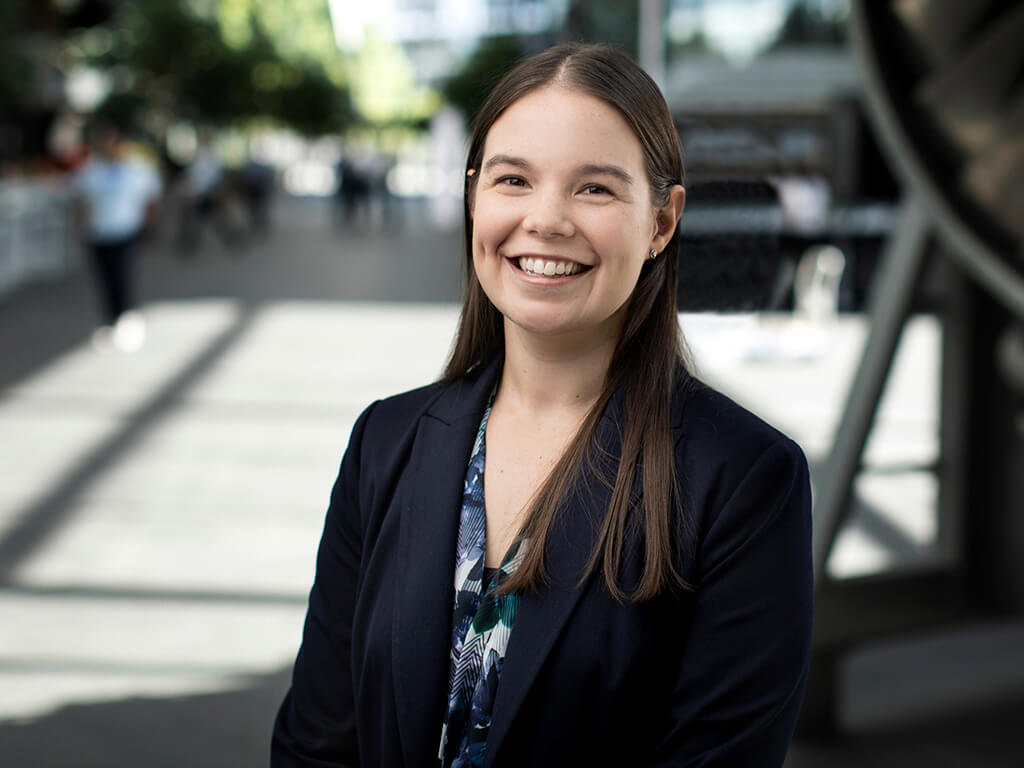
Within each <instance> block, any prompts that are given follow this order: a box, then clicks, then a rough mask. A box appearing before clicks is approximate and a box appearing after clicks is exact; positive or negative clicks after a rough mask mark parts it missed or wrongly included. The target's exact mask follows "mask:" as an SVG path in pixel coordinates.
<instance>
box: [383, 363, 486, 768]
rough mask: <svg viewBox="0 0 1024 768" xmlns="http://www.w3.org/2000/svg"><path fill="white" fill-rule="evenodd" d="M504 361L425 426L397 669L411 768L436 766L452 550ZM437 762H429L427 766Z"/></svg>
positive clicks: (477, 375) (434, 410)
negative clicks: (469, 471)
mask: <svg viewBox="0 0 1024 768" xmlns="http://www.w3.org/2000/svg"><path fill="white" fill-rule="evenodd" d="M501 365H502V360H501V359H498V360H494V361H492V362H491V363H489V364H487V365H485V366H482V367H480V368H478V369H477V370H475V371H473V372H472V373H471V374H470V375H468V376H466V377H465V378H463V379H461V380H459V381H457V382H454V383H452V384H449V385H447V386H445V387H442V389H441V392H440V393H439V394H438V396H437V397H436V398H435V400H434V401H433V403H431V404H430V406H429V407H428V408H427V411H426V412H425V413H424V415H423V416H422V417H421V418H420V421H419V424H418V426H417V431H416V438H415V440H414V442H413V446H412V450H411V453H410V456H409V464H408V472H409V477H410V482H409V483H407V484H404V490H403V491H402V492H401V493H400V494H399V497H398V499H397V502H398V504H399V505H400V511H401V514H400V532H399V541H398V551H397V562H398V576H397V578H398V585H397V588H396V590H395V591H396V593H397V599H396V601H395V604H394V606H393V610H394V619H393V622H392V651H393V655H392V664H393V673H394V680H395V691H394V695H395V702H396V709H397V713H398V732H399V733H398V735H399V739H400V741H401V745H402V752H403V753H404V756H405V761H404V763H405V765H406V766H410V767H412V766H428V765H429V766H436V764H437V761H436V757H435V756H436V755H437V750H438V746H439V743H440V738H441V723H442V719H443V717H444V708H445V706H446V700H447V694H448V666H449V659H450V651H451V642H452V633H451V623H452V608H453V605H454V599H455V587H454V574H455V570H454V569H455V544H456V538H457V536H458V528H459V512H460V510H461V508H462V491H463V484H464V481H465V477H466V466H467V464H468V462H469V454H470V452H471V451H472V449H473V440H474V439H475V437H476V432H477V429H478V427H479V426H480V419H481V418H482V416H483V411H484V408H485V407H486V405H487V398H488V397H489V395H490V393H491V391H492V389H493V387H494V383H495V382H496V381H497V378H498V375H499V373H500V372H501ZM432 757H433V758H435V759H433V760H430V759H429V758H432Z"/></svg>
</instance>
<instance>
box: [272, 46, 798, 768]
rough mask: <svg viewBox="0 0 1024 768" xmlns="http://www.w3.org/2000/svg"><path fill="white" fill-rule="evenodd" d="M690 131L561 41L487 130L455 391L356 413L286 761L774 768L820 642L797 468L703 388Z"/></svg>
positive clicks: (282, 760)
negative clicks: (680, 292) (684, 238)
mask: <svg viewBox="0 0 1024 768" xmlns="http://www.w3.org/2000/svg"><path fill="white" fill-rule="evenodd" d="M682 173H683V169H682V159H681V150H680V147H679V139H678V135H677V134H676V131H675V128H674V126H673V123H672V119H671V116H670V114H669V112H668V109H667V107H666V105H665V103H664V100H663V99H662V97H661V95H660V93H659V92H658V89H657V87H656V86H655V85H654V83H653V82H652V81H651V80H650V78H648V77H647V75H645V74H644V73H643V72H642V71H641V70H640V69H639V68H638V67H637V66H636V65H635V64H634V63H633V62H632V61H631V60H630V59H629V58H628V57H626V56H625V55H623V54H621V53H618V52H616V51H614V50H611V49H608V48H605V47H600V46H580V45H563V46H559V47H556V48H553V49H550V50H548V51H546V52H544V53H541V54H539V55H537V56H534V57H533V58H530V59H527V60H526V61H524V62H522V63H521V64H519V65H518V66H517V67H516V68H515V69H514V70H513V71H511V72H510V73H509V74H508V75H507V76H506V77H505V78H504V79H503V80H502V81H501V83H499V84H498V86H497V87H496V88H495V89H494V91H493V93H492V94H491V96H490V98H489V99H488V101H487V103H486V104H485V105H484V106H483V108H482V110H481V112H480V115H479V116H478V118H477V121H476V123H475V132H474V135H473V139H472V143H471V146H470V150H469V159H468V163H467V170H466V193H465V223H466V266H467V271H468V284H467V290H466V295H465V299H464V303H463V311H462V318H461V323H460V326H459V330H458V337H457V340H456V344H455V348H454V350H453V353H452V356H451V359H450V360H449V363H448V367H447V369H446V371H445V375H444V378H443V379H442V381H440V382H438V383H436V384H434V385H431V386H429V387H426V388H423V389H419V390H415V391H413V392H409V393H406V394H403V395H399V396H397V397H392V398H389V399H387V400H383V401H379V402H377V403H374V404H373V405H372V406H370V407H369V408H368V409H367V410H366V411H365V412H364V413H363V414H362V416H360V418H359V419H358V421H357V422H356V425H355V427H354V428H353V431H352V437H351V441H350V443H349V447H348V450H347V452H346V454H345V458H344V460H343V461H342V465H341V472H340V476H339V478H338V482H337V483H336V485H335V488H334V492H333V494H332V498H331V505H330V508H329V510H328V513H327V521H326V527H325V530H324V535H323V539H322V542H321V545H320V552H319V557H318V561H317V575H316V582H315V584H314V586H313V590H312V592H311V595H310V602H309V612H308V615H307V619H306V625H305V632H304V636H303V644H302V648H301V650H300V652H299V655H298V658H297V660H296V664H295V670H294V676H293V682H292V689H291V691H290V692H289V694H288V696H287V697H286V699H285V701H284V703H283V705H282V708H281V711H280V713H279V716H278V720H277V723H276V727H275V731H274V739H273V748H272V751H273V763H274V765H277V766H313V765H316V766H326V765H331V766H340V765H346V766H347V765H365V766H437V765H439V764H440V765H443V766H445V767H447V766H460V767H461V766H469V765H484V766H555V765H558V766H566V765H568V766H575V765H580V766H583V765H628V766H654V765H680V766H698V765H699V766H758V768H763V767H764V766H779V765H781V764H782V762H783V758H784V755H785V752H786V748H787V745H788V742H789V739H790V736H791V733H792V729H793V724H794V721H795V719H796V714H797V711H798V709H799V705H800V698H801V694H802V689H803V684H804V679H805V675H806V667H807V658H808V653H809V638H810V625H811V592H812V586H811V566H810V544H809V538H810V512H809V505H810V502H809V496H810V494H809V488H808V477H807V466H806V462H805V460H804V457H803V455H802V453H801V452H800V449H799V448H798V447H797V446H796V445H795V444H794V443H793V442H792V441H790V440H789V439H788V438H786V437H784V436H783V435H781V434H780V433H778V432H776V431H775V430H774V429H772V428H771V427H769V426H767V425H766V424H764V423H763V422H761V421H760V420H758V419H757V418H756V417H754V416H753V415H751V414H750V413H748V412H746V411H744V410H743V409H742V408H740V407H739V406H737V405H736V404H734V403H732V402H731V401H729V400H728V399H726V398H725V397H724V396H722V395H720V394H718V393H717V392H714V391H713V390H711V389H709V388H707V387H705V386H703V385H702V384H700V383H698V382H697V381H696V380H695V379H694V378H693V377H692V376H691V375H690V374H689V373H688V371H687V368H686V366H685V364H684V356H683V354H682V351H681V350H682V346H681V340H680V334H679V327H678V321H677V315H676V307H675V275H676V269H675V256H676V252H677V250H678V238H679V235H678V230H677V223H678V220H679V217H680V214H681V213H682V209H683V204H684V191H683V187H682Z"/></svg>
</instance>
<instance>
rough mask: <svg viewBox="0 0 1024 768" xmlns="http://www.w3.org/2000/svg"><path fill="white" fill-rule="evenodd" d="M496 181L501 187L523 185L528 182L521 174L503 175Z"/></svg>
mask: <svg viewBox="0 0 1024 768" xmlns="http://www.w3.org/2000/svg"><path fill="white" fill-rule="evenodd" d="M495 183H496V184H497V185H498V186H500V187H522V186H524V185H525V184H526V182H525V181H524V180H523V179H522V178H521V177H519V176H502V177H501V178H500V179H498V180H497V181H496V182H495Z"/></svg>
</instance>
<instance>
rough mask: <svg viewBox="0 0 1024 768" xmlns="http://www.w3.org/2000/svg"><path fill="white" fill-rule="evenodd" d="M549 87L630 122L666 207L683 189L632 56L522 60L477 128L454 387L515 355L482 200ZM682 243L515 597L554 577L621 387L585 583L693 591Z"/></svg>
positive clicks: (544, 489)
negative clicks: (676, 401)
mask: <svg viewBox="0 0 1024 768" xmlns="http://www.w3.org/2000/svg"><path fill="white" fill-rule="evenodd" d="M549 86H556V87H561V88H566V89H568V90H572V91H576V92H579V93H583V94H586V95H588V96H591V97H594V98H596V99H598V100H600V101H602V102H604V103H605V104H607V105H609V106H611V107H612V108H614V109H615V110H617V111H618V112H619V114H621V115H622V117H623V118H624V119H625V120H626V123H627V124H628V125H629V127H630V129H631V130H632V132H633V134H634V135H635V136H636V138H637V140H638V141H639V143H640V146H641V148H642V150H643V158H644V168H645V171H646V174H647V181H648V184H649V186H650V190H651V203H652V205H653V206H654V208H655V209H656V210H658V209H661V208H662V207H664V206H665V205H666V204H668V202H669V199H670V194H671V190H672V188H673V187H674V186H676V185H682V183H683V158H682V147H681V145H680V141H679V134H678V132H677V130H676V128H675V124H674V122H673V120H672V115H671V113H670V112H669V109H668V106H667V105H666V103H665V100H664V98H663V97H662V95H661V92H660V91H659V90H658V86H657V85H656V84H655V83H654V81H653V80H652V79H651V78H650V77H649V76H648V75H647V73H646V72H644V71H643V70H642V69H641V68H640V67H639V66H638V65H637V64H636V63H635V62H634V61H633V60H632V59H631V58H630V57H629V56H627V55H626V54H625V53H622V52H621V51H619V50H617V49H614V48H611V47H608V46H605V45H584V44H578V43H566V44H562V45H558V46H555V47H553V48H549V49H548V50H546V51H543V52H542V53H539V54H537V55H535V56H532V57H530V58H527V59H524V60H522V61H521V62H519V64H517V65H516V66H515V67H514V68H513V69H512V70H510V71H509V72H508V73H507V74H506V75H505V76H504V77H503V78H502V79H501V81H500V82H499V83H498V84H497V85H496V86H495V87H494V89H493V90H492V91H491V94H490V96H489V97H488V98H487V100H486V101H485V102H484V104H483V106H482V107H481V109H480V112H479V113H478V114H477V117H476V119H475V121H474V123H473V131H472V137H471V141H470V147H469V155H468V158H467V162H466V176H465V197H464V201H463V213H464V225H465V268H466V288H465V293H464V296H463V302H462V312H461V316H460V320H459V327H458V330H457V333H456V337H455V344H454V346H453V349H452V353H451V357H450V358H449V360H448V364H447V366H446V368H445V371H444V375H443V380H444V381H454V380H456V379H458V378H461V377H462V376H465V375H466V374H467V373H469V372H470V371H471V370H473V369H474V368H476V367H477V366H480V365H486V364H487V363H488V362H490V361H492V360H494V359H496V358H497V357H499V356H500V355H503V354H504V349H505V339H504V320H503V317H502V315H501V313H500V312H499V311H498V309H497V308H496V307H495V306H494V305H493V304H492V303H491V301H490V299H489V298H488V297H487V294H486V293H484V290H483V287H482V286H481V285H480V281H479V279H478V278H477V275H476V270H475V268H474V265H473V217H472V207H473V195H474V193H475V189H476V183H477V179H478V177H479V169H480V164H481V162H482V161H483V151H484V144H485V142H486V139H487V135H488V133H489V132H490V129H491V126H493V125H494V123H495V122H496V121H497V120H498V119H499V118H500V117H501V115H502V114H504V112H505V110H507V109H508V108H509V107H510V106H511V105H512V104H514V103H515V102H517V101H518V100H519V99H521V98H523V97H524V96H526V95H527V94H529V93H531V92H533V91H536V90H539V89H541V88H545V87H549ZM679 237H680V235H679V229H678V227H677V228H676V231H675V232H674V233H673V235H672V238H671V240H669V242H668V244H667V245H666V246H665V248H664V249H663V250H662V254H661V255H659V258H657V259H648V260H646V261H645V263H644V266H643V268H642V269H641V271H640V277H639V280H638V281H637V285H636V288H635V289H634V290H633V293H632V294H631V295H630V298H629V299H628V300H627V301H628V307H627V312H626V319H625V322H624V324H623V327H622V330H621V335H620V337H619V339H618V342H617V344H616V347H615V351H614V353H613V355H612V360H611V364H610V366H609V370H608V376H607V379H606V381H605V382H604V386H603V388H602V391H601V394H600V396H599V397H598V400H597V402H596V403H595V405H594V406H593V408H592V409H591V411H590V413H589V414H588V415H587V417H586V418H585V419H584V421H583V423H582V424H581V426H580V428H579V431H578V432H577V433H576V435H575V437H574V438H573V440H572V441H571V442H570V443H569V445H568V447H567V448H566V450H565V452H564V454H563V455H562V457H561V459H560V460H559V461H558V462H557V463H556V464H555V466H554V468H553V469H552V470H551V473H550V474H549V476H548V477H547V479H546V480H545V482H544V483H543V484H542V486H541V488H540V489H539V490H538V491H537V493H536V495H535V496H534V497H533V499H532V501H531V510H530V512H529V513H528V514H527V516H526V519H525V521H524V523H523V526H522V529H521V530H520V535H521V536H523V537H525V538H527V539H528V540H529V546H528V547H527V549H526V555H525V557H524V559H523V561H522V562H521V563H520V565H519V567H518V568H517V570H516V571H515V572H514V573H513V574H512V576H511V577H510V578H509V580H508V581H506V582H505V584H504V585H503V591H519V590H527V589H535V588H538V587H539V586H540V584H541V583H542V582H543V581H544V580H545V566H544V554H545V544H546V541H547V537H548V534H549V531H550V529H551V526H552V523H553V521H554V520H555V519H556V518H557V516H558V512H559V508H560V506H561V504H562V502H563V500H564V499H565V498H566V496H567V494H568V493H569V492H570V490H572V489H573V488H575V487H577V486H578V483H579V481H580V479H581V478H580V474H581V472H592V473H598V474H599V473H600V470H599V469H598V464H599V463H600V462H599V461H598V455H597V454H599V453H600V448H599V447H598V446H596V445H595V438H596V435H597V426H598V423H599V421H600V419H601V416H602V414H603V413H604V411H605V408H606V406H607V405H608V402H609V401H610V399H611V397H612V395H613V394H614V393H615V391H616V390H617V389H619V388H620V387H621V388H622V390H623V409H622V413H623V420H624V422H625V423H623V424H620V425H619V429H620V432H621V435H622V450H621V456H620V460H619V465H618V468H617V470H616V472H615V478H614V480H612V479H611V478H604V481H606V482H608V483H609V484H610V485H612V487H613V491H612V496H611V501H610V503H609V508H608V510H607V512H606V514H605V516H604V519H603V521H602V524H601V529H600V533H599V536H598V541H597V543H596V545H595V548H594V551H593V552H592V554H591V557H590V560H589V562H588V564H587V568H586V570H585V572H584V573H583V574H581V581H583V580H585V579H587V578H588V577H589V576H590V575H591V574H592V573H593V572H594V571H596V570H597V569H600V570H601V572H602V574H603V576H604V582H605V585H606V587H607V589H608V591H609V592H610V593H611V594H612V595H613V596H614V597H615V598H616V599H618V600H624V599H626V598H629V599H632V600H635V601H638V602H640V601H645V600H649V599H651V598H653V597H655V596H657V595H658V594H660V593H662V592H663V591H665V590H667V589H673V588H677V587H684V588H685V587H687V585H686V584H685V582H684V581H683V580H682V578H681V577H680V575H679V566H680V565H681V564H682V560H683V559H685V558H688V557H690V556H691V552H690V547H691V542H692V540H693V535H692V533H693V531H692V527H693V526H692V522H691V521H690V520H689V518H688V516H687V514H686V508H685V504H683V494H682V489H681V488H680V485H679V479H678V478H677V477H676V471H675V452H674V446H673V442H672V432H671V425H670V414H669V410H670V405H671V401H672V397H673V394H674V393H675V392H676V390H677V388H679V387H680V386H688V385H689V384H690V383H691V382H693V381H694V380H693V379H692V377H691V376H690V373H689V371H690V365H689V361H688V357H687V355H686V352H685V346H684V343H683V339H682V335H681V331H680V328H679V321H678V316H677V311H676V257H677V254H678V251H679ZM638 471H640V472H642V484H643V495H642V497H641V501H640V502H639V504H636V503H634V501H633V500H632V499H631V498H630V497H631V492H632V489H633V485H634V479H635V476H636V474H637V472H638ZM635 507H639V508H635ZM636 532H640V534H641V535H642V536H643V549H644V552H645V560H644V564H643V571H642V575H641V577H640V581H639V583H638V584H637V585H636V586H635V589H633V590H631V591H630V593H629V594H628V595H627V593H626V592H625V591H624V590H623V589H622V587H621V585H620V583H619V581H620V573H619V572H620V568H621V565H622V560H623V550H624V545H625V543H626V541H627V538H628V537H629V536H631V535H633V534H634V533H636Z"/></svg>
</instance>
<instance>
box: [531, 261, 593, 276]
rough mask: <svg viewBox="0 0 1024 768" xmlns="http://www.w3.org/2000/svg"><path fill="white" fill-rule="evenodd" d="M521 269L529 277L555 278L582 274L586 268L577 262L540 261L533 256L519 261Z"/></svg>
mask: <svg viewBox="0 0 1024 768" xmlns="http://www.w3.org/2000/svg"><path fill="white" fill-rule="evenodd" d="M518 264H519V268H520V269H521V270H523V272H525V273H526V274H528V275H536V276H538V277H554V276H556V275H564V276H566V277H568V276H569V275H575V274H576V273H577V272H582V271H583V270H584V266H583V265H582V264H577V263H576V262H575V261H558V260H553V259H540V258H535V257H532V256H522V257H520V258H519V260H518Z"/></svg>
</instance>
